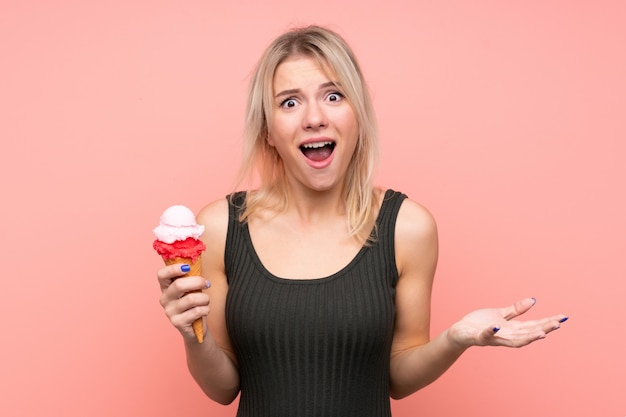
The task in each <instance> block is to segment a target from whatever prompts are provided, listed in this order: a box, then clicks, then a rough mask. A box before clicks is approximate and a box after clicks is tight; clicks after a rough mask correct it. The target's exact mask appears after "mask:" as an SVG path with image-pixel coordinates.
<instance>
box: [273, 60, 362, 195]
mask: <svg viewBox="0 0 626 417" xmlns="http://www.w3.org/2000/svg"><path fill="white" fill-rule="evenodd" d="M326 73H328V74H332V72H331V71H326ZM326 73H325V72H324V71H323V70H322V68H321V67H320V65H319V64H318V62H317V61H316V60H315V59H314V58H309V57H306V56H295V57H292V58H289V59H287V60H286V61H284V62H282V63H281V64H280V65H279V66H278V67H277V68H276V72H275V74H274V82H273V93H274V97H273V119H272V122H271V125H270V126H269V132H270V133H269V136H268V143H269V145H270V146H273V147H275V148H276V151H277V152H278V154H279V155H280V157H281V159H282V160H283V163H284V166H285V174H286V175H287V179H288V181H289V184H290V185H291V186H304V187H306V188H308V189H311V190H315V191H327V190H330V189H333V188H336V187H339V188H340V187H341V186H342V185H343V180H344V177H345V175H346V171H347V169H348V165H349V163H350V160H351V158H352V155H353V153H354V150H355V147H356V144H357V140H358V136H359V125H358V122H357V120H356V117H355V115H354V110H353V109H352V106H351V105H350V103H348V101H347V99H346V98H345V97H344V96H343V94H342V93H341V92H340V91H341V88H340V86H338V85H337V81H336V80H335V79H329V78H328V76H327V75H326Z"/></svg>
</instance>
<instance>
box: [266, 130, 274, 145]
mask: <svg viewBox="0 0 626 417" xmlns="http://www.w3.org/2000/svg"><path fill="white" fill-rule="evenodd" d="M265 140H266V141H267V144H268V145H270V146H272V147H273V146H274V141H273V140H272V137H271V136H270V134H269V133H268V134H267V135H266V136H265Z"/></svg>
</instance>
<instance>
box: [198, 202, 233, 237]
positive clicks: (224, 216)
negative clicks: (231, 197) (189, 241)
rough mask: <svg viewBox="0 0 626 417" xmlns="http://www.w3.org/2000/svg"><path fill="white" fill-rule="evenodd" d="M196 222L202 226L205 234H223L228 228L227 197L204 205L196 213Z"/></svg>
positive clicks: (224, 234) (213, 235)
mask: <svg viewBox="0 0 626 417" xmlns="http://www.w3.org/2000/svg"><path fill="white" fill-rule="evenodd" d="M196 222H197V223H198V224H201V225H203V226H204V233H205V236H206V235H208V236H212V237H213V238H215V237H217V236H219V235H223V236H224V238H225V237H226V231H227V229H228V199H227V198H221V199H219V200H215V201H212V202H210V203H208V204H207V205H205V206H204V207H203V208H202V209H201V210H200V211H199V212H198V214H197V216H196Z"/></svg>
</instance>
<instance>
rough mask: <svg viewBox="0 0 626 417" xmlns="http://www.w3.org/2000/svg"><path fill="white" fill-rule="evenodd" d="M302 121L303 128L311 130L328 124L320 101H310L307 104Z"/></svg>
mask: <svg viewBox="0 0 626 417" xmlns="http://www.w3.org/2000/svg"><path fill="white" fill-rule="evenodd" d="M302 122H303V127H304V128H305V129H312V130H315V129H319V128H322V127H325V126H326V125H327V124H328V120H327V119H326V113H325V112H324V109H323V108H322V106H321V105H320V103H317V102H311V103H309V104H307V106H306V111H305V113H304V119H303V120H302Z"/></svg>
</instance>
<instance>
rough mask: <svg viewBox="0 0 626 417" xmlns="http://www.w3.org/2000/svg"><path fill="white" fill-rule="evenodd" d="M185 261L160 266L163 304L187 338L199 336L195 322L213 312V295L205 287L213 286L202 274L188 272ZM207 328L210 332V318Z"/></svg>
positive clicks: (168, 314) (205, 328) (158, 274)
mask: <svg viewBox="0 0 626 417" xmlns="http://www.w3.org/2000/svg"><path fill="white" fill-rule="evenodd" d="M186 273H187V272H186V271H185V265H184V264H174V265H169V266H165V267H163V268H161V269H159V270H158V272H157V278H158V280H159V285H160V287H161V298H160V302H161V306H162V307H163V310H164V311H165V315H166V316H167V317H168V318H169V320H170V322H171V323H172V324H173V325H174V327H176V328H177V329H178V331H179V332H180V333H181V334H182V335H183V337H184V338H185V339H194V340H195V338H196V336H195V334H194V332H193V327H192V323H193V322H194V321H195V320H197V319H203V318H204V317H206V315H207V314H209V295H208V294H205V293H204V292H202V290H204V289H206V288H208V287H209V286H210V284H209V281H207V280H206V279H204V278H202V277H201V276H186V275H185V274H186ZM202 321H203V326H202V327H203V329H204V330H203V332H204V333H205V334H206V332H207V326H206V320H204V319H203V320H202Z"/></svg>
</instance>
